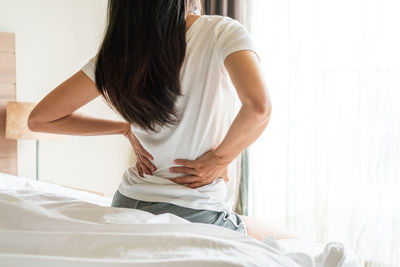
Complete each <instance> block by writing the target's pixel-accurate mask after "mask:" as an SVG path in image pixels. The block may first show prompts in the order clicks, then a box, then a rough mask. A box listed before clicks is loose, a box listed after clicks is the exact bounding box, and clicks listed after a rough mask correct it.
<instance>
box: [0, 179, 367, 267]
mask: <svg viewBox="0 0 400 267" xmlns="http://www.w3.org/2000/svg"><path fill="white" fill-rule="evenodd" d="M110 202H111V199H109V198H104V197H100V196H98V195H95V194H91V193H87V192H81V191H77V190H73V189H69V188H65V187H62V186H57V185H53V184H49V183H44V182H37V181H34V180H31V179H25V178H21V177H15V176H11V175H7V174H3V173H0V266H30V267H33V266H41V267H42V266H127V265H129V266H305V267H308V266H310V267H311V266H318V265H316V264H315V262H311V263H310V262H307V261H306V260H303V259H304V257H308V258H309V259H314V258H315V256H316V255H317V254H319V253H321V252H322V250H323V246H322V245H316V244H309V243H306V242H301V241H297V240H281V241H278V243H276V244H275V246H274V244H273V243H271V240H270V239H269V240H267V239H266V240H265V242H260V241H257V240H256V239H254V238H252V237H249V236H246V235H244V234H242V233H239V232H235V231H233V230H230V229H225V228H223V227H220V226H215V225H208V224H200V223H191V222H189V221H187V220H184V219H182V218H180V217H177V216H175V215H173V214H169V213H166V214H162V215H153V214H151V213H148V212H145V211H141V210H136V209H124V208H113V207H109V205H110ZM272 241H273V240H272ZM276 246H279V247H276ZM289 252H290V253H289ZM294 252H295V253H294ZM299 253H300V254H301V255H302V256H303V257H300V258H299ZM295 254H296V255H297V256H296V257H294V256H293V255H295ZM299 259H300V260H299ZM296 261H297V262H296ZM342 266H347V267H353V266H354V267H356V266H359V265H358V264H357V262H356V260H355V257H354V255H353V254H352V253H350V252H348V251H347V257H346V261H345V262H344V263H343V265H342ZM332 267H333V266H332Z"/></svg>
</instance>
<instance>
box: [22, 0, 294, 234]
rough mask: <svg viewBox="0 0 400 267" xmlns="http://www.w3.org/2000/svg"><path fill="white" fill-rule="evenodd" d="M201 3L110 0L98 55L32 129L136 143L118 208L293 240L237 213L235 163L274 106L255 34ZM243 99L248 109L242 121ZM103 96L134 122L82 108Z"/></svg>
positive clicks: (44, 107)
mask: <svg viewBox="0 0 400 267" xmlns="http://www.w3.org/2000/svg"><path fill="white" fill-rule="evenodd" d="M199 7H200V6H199V4H198V3H197V1H193V0H158V1H156V0H154V1H132V0H110V1H109V5H108V22H107V30H106V33H105V37H104V40H103V42H102V44H101V47H100V49H99V51H98V53H97V54H96V55H95V56H94V57H93V58H92V59H91V60H90V61H89V62H88V63H87V64H86V65H85V66H84V67H83V68H82V69H81V70H79V71H78V72H77V73H75V74H74V75H73V76H72V77H70V78H69V79H67V80H66V81H65V82H63V83H62V84H60V85H59V86H58V87H56V88H55V89H54V90H53V91H52V92H50V93H49V94H48V95H47V96H46V97H45V98H44V99H43V100H41V101H40V103H38V104H37V105H36V107H35V108H34V109H33V110H32V112H31V114H30V116H29V119H28V126H29V128H30V129H31V130H32V131H39V132H47V133H59V134H72V135H104V134H122V135H124V136H125V137H127V138H128V140H129V141H130V143H131V144H132V146H133V149H134V151H135V153H136V155H137V162H136V164H135V166H132V167H130V168H128V169H127V170H126V172H125V173H124V175H123V179H122V182H121V184H120V186H119V188H118V190H117V191H116V193H115V195H114V198H113V202H112V206H113V207H127V208H137V209H141V210H145V211H148V212H151V213H154V214H160V213H166V212H169V213H173V214H175V215H177V216H180V217H182V218H185V219H187V220H189V221H191V222H200V223H210V224H215V225H219V226H223V227H226V228H230V229H232V230H236V231H240V232H243V233H245V234H248V235H251V236H253V237H255V238H257V239H259V240H262V239H263V238H265V237H267V236H269V235H273V236H274V237H275V238H285V237H290V235H289V234H288V233H285V232H284V231H276V230H273V231H272V230H271V228H269V227H268V226H266V225H265V223H263V222H260V221H257V220H255V219H251V218H248V217H246V216H239V215H238V214H236V213H235V212H234V211H232V205H233V196H234V192H233V190H228V189H227V185H226V184H227V183H226V182H227V181H228V176H227V174H228V167H229V166H231V165H230V163H231V162H233V161H234V159H236V158H237V157H238V156H239V155H240V153H241V152H242V151H243V149H245V148H246V147H248V146H249V145H250V144H252V143H253V142H254V141H255V140H256V139H257V138H258V137H259V136H260V134H261V133H262V132H263V130H264V129H265V127H266V126H267V124H268V122H269V118H270V114H271V102H270V97H269V94H268V92H267V88H266V85H265V82H264V78H263V76H262V73H261V70H260V66H259V63H258V56H257V53H256V51H255V49H254V46H253V43H252V41H251V39H250V36H249V34H248V32H247V31H246V29H245V28H244V27H243V26H242V25H241V24H240V23H239V22H237V21H236V20H233V19H230V18H228V17H222V16H208V15H201V16H200V15H196V14H195V13H194V11H195V10H196V8H197V9H198V8H199ZM235 90H236V91H235ZM236 93H237V95H238V96H239V98H240V101H241V104H242V105H241V107H240V110H239V112H238V113H237V114H236V116H234V109H235V106H234V104H235V94H236ZM99 95H101V96H102V97H104V99H105V100H106V102H107V103H108V104H109V105H110V107H112V108H113V109H115V110H116V111H117V112H118V113H119V114H121V116H122V117H123V118H124V119H125V120H126V121H124V122H121V121H111V120H105V119H99V118H93V117H88V116H85V115H83V114H81V113H77V112H76V110H77V109H78V108H80V107H81V106H83V105H85V104H86V103H88V102H90V101H91V100H93V99H94V98H96V97H98V96H99Z"/></svg>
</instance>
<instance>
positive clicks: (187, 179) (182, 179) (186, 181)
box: [170, 175, 201, 184]
mask: <svg viewBox="0 0 400 267" xmlns="http://www.w3.org/2000/svg"><path fill="white" fill-rule="evenodd" d="M170 180H172V181H173V182H175V183H177V184H190V183H194V182H199V181H201V178H200V177H197V176H193V175H189V176H184V177H177V178H171V179H170Z"/></svg>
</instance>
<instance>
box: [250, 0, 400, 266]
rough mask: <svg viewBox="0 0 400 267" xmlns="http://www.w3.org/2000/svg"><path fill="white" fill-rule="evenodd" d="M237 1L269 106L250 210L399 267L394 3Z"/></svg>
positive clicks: (399, 129)
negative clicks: (242, 7)
mask: <svg viewBox="0 0 400 267" xmlns="http://www.w3.org/2000/svg"><path fill="white" fill-rule="evenodd" d="M244 2H245V5H246V7H247V8H246V12H247V13H248V14H251V16H250V17H245V19H244V21H245V24H246V26H247V27H248V28H249V30H250V32H251V34H252V36H253V38H254V40H255V43H256V46H257V48H258V50H259V52H260V54H261V58H262V59H261V60H262V67H263V70H264V74H265V76H266V79H267V85H268V87H269V91H270V93H271V98H272V106H273V111H272V118H271V120H270V124H269V126H268V127H267V129H266V130H265V132H264V133H263V135H262V136H261V137H260V138H259V139H258V140H257V141H256V142H255V143H254V144H253V145H252V146H251V147H250V148H249V153H250V154H249V161H250V179H251V180H250V182H251V183H252V186H251V189H250V196H252V197H251V199H250V207H249V208H250V211H249V212H250V215H251V216H255V217H256V218H259V219H262V220H266V221H270V222H274V223H277V224H280V225H282V226H285V227H288V228H290V229H292V230H294V231H296V232H297V233H298V234H299V235H300V236H301V237H302V238H303V239H305V240H309V241H314V242H320V243H324V242H327V241H332V240H335V241H340V242H342V243H344V244H345V245H346V246H347V247H348V248H350V249H352V250H353V251H355V252H356V253H357V254H358V256H359V258H360V261H362V262H363V264H365V266H391V267H392V266H400V182H399V180H400V15H399V14H400V1H398V0H381V1H379V0H336V1H327V0H303V1H296V0H245V1H244ZM250 6H252V8H250Z"/></svg>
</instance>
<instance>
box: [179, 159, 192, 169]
mask: <svg viewBox="0 0 400 267" xmlns="http://www.w3.org/2000/svg"><path fill="white" fill-rule="evenodd" d="M174 163H175V164H178V165H183V166H186V167H189V168H193V169H196V160H188V159H176V160H174Z"/></svg>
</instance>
